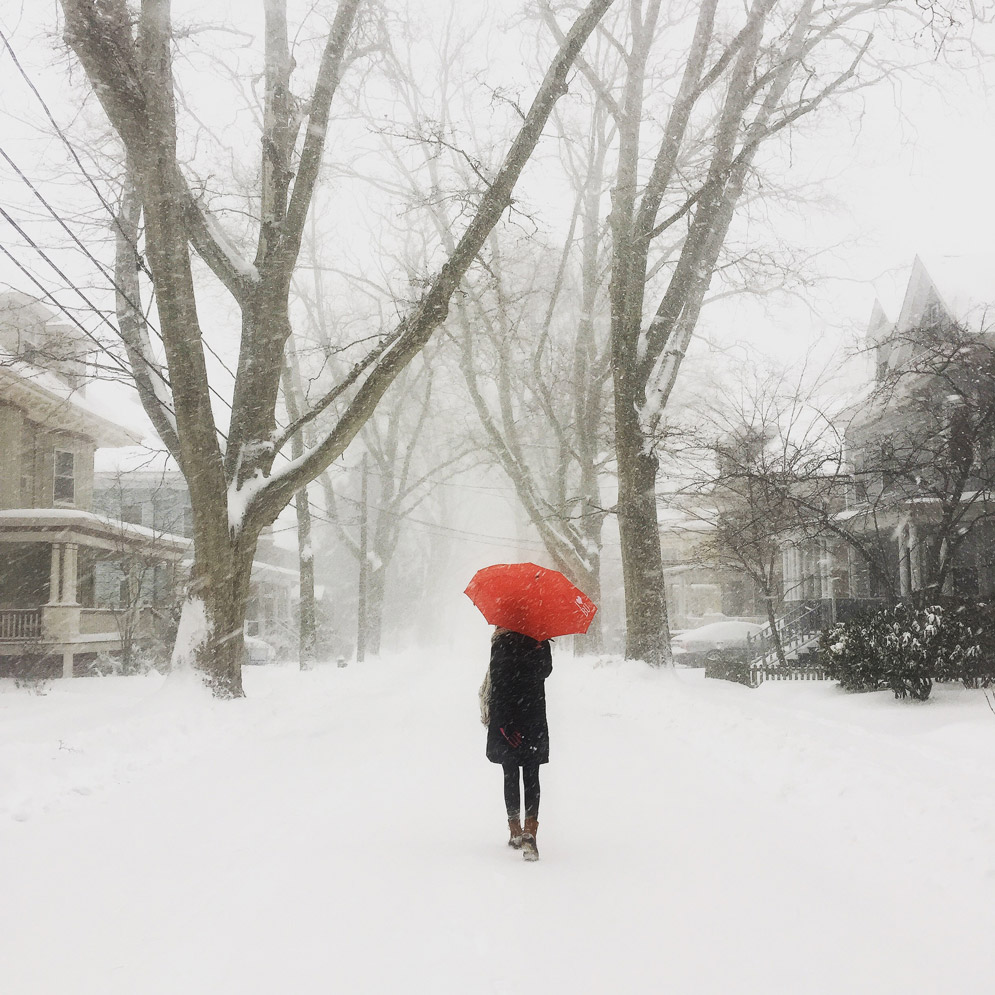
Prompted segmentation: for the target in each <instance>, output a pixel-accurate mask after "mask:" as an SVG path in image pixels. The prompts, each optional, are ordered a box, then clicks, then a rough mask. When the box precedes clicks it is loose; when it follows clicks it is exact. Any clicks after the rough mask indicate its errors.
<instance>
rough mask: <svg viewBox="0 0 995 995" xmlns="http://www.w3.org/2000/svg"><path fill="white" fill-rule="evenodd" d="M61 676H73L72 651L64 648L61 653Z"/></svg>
mask: <svg viewBox="0 0 995 995" xmlns="http://www.w3.org/2000/svg"><path fill="white" fill-rule="evenodd" d="M62 676H63V677H72V676H73V651H72V650H65V651H64V652H63V654H62Z"/></svg>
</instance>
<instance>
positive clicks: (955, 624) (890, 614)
mask: <svg viewBox="0 0 995 995" xmlns="http://www.w3.org/2000/svg"><path fill="white" fill-rule="evenodd" d="M820 649H821V652H822V657H823V660H824V661H825V665H826V671H827V673H828V675H829V677H830V678H832V679H833V680H836V681H838V682H839V684H840V686H841V687H843V688H845V689H846V690H848V691H874V690H877V689H878V688H883V687H889V688H891V689H892V691H894V693H895V697H896V698H904V697H906V696H909V697H911V698H914V699H916V700H918V701H925V700H926V699H927V698H928V697H929V694H930V691H931V690H932V688H933V682H934V681H955V680H956V681H961V682H963V683H964V685H965V686H967V687H989V686H991V685H992V684H993V683H995V607H993V606H992V605H987V604H963V605H958V606H954V607H947V606H943V605H932V606H930V607H928V608H915V607H913V606H911V605H907V604H899V605H895V606H894V607H891V608H885V609H883V610H882V611H879V612H877V613H876V614H874V615H870V616H868V617H866V618H862V619H856V620H853V621H850V622H844V623H841V624H838V625H835V626H832V627H831V628H829V629H826V630H825V631H824V632H823V633H822V636H821V639H820Z"/></svg>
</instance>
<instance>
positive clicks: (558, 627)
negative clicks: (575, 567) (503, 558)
mask: <svg viewBox="0 0 995 995" xmlns="http://www.w3.org/2000/svg"><path fill="white" fill-rule="evenodd" d="M464 593H465V594H466V596H467V597H468V598H469V599H470V600H471V601H472V602H473V603H474V604H475V605H476V606H477V608H479V609H480V613H481V614H482V615H483V616H484V618H485V619H487V621H488V622H490V624H491V625H499V626H501V628H503V629H511V630H512V631H513V632H521V633H524V634H525V635H526V636H531V637H532V638H533V639H535V640H537V641H538V642H542V641H543V640H545V639H552V638H553V637H554V636H568V635H570V634H571V633H575V632H577V633H583V632H587V630H588V627H589V626H590V624H591V620H592V619H593V618H594V613H595V612H596V611H597V610H598V609H597V606H596V605H595V604H594V602H593V601H591V599H590V598H589V597H588V596H587V595H586V594H584V592H583V591H581V590H580V589H578V588H576V587H574V585H573V584H571V583H570V581H568V580H567V578H566V577H564V576H563V574H561V573H560V572H559V571H558V570H548V569H547V568H546V567H540V566H537V565H536V564H535V563H495V564H494V565H493V566H490V567H484V568H483V569H482V570H478V571H477V572H476V573H475V574H474V575H473V580H471V581H470V583H469V584H468V585H467V587H466V591H465V592H464Z"/></svg>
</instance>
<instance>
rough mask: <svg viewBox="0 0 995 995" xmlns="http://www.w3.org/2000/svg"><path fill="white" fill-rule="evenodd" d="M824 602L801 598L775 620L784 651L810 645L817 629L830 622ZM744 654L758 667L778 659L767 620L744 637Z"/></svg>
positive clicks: (794, 651)
mask: <svg viewBox="0 0 995 995" xmlns="http://www.w3.org/2000/svg"><path fill="white" fill-rule="evenodd" d="M828 609H829V605H828V604H827V603H826V602H815V603H810V602H802V603H801V604H800V605H798V607H797V608H793V609H792V610H791V611H789V612H788V613H787V614H786V615H784V616H782V617H781V618H779V619H778V620H777V634H778V636H780V640H781V649H782V650H784V653H785V655H788V654H789V653H790V654H795V655H797V653H798V651H799V650H802V649H805V648H806V647H808V646H810V645H811V644H812V643H814V642H815V640H816V639H817V638H818V636H819V633H820V632H821V631H822V630H823V629H824V628H825V627H826V626H827V625H829V624H830V623H831V621H832V618H831V612H830V611H829V610H828ZM746 654H747V658H748V659H749V661H750V663H751V664H754V665H759V666H761V667H763V666H766V665H768V664H776V663H777V646H776V643H775V640H774V634H773V632H772V630H771V627H770V624H767V625H765V626H764V627H763V628H762V629H760V631H759V632H757V633H756V634H754V635H750V636H747V637H746Z"/></svg>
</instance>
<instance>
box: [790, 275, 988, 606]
mask: <svg viewBox="0 0 995 995" xmlns="http://www.w3.org/2000/svg"><path fill="white" fill-rule="evenodd" d="M992 299H993V300H995V282H993V292H992ZM984 323H985V319H984V309H983V307H979V306H978V305H977V303H976V302H970V301H967V300H966V299H965V300H958V301H957V305H956V306H955V305H951V304H948V303H947V301H946V300H945V299H944V297H943V295H942V294H941V291H940V289H939V288H938V287H937V285H936V283H935V282H934V281H933V278H932V277H931V275H930V273H929V271H928V270H927V268H926V266H925V265H924V264H923V262H922V261H921V260H920V259H918V258H917V259H916V261H915V263H914V264H913V267H912V271H911V274H910V277H909V282H908V285H907V287H906V291H905V296H904V299H903V302H902V306H901V310H900V312H899V315H898V318H897V319H896V320H895V321H891V320H889V318H888V317H887V316H886V314H885V311H884V309H883V308H882V306H881V305H880V303H878V302H876V303H875V305H874V309H873V312H872V315H871V320H870V324H869V327H868V331H867V343H868V347H869V350H870V351H871V353H872V355H873V360H874V364H873V365H874V372H873V380H872V382H871V383H869V384H868V385H867V389H866V392H865V396H864V397H863V398H862V400H861V401H860V403H859V404H857V405H855V406H854V408H853V412H852V417H851V420H850V422H849V424H848V426H847V428H846V452H847V459H848V462H849V464H850V466H849V471H850V473H849V477H848V483H849V486H848V494H847V500H846V506H845V508H843V509H841V510H839V511H837V512H836V513H835V514H834V515H833V516H832V520H831V526H832V527H831V528H830V529H824V530H822V531H821V533H820V535H819V537H818V538H808V539H798V540H797V541H795V542H792V543H789V544H785V546H784V547H783V549H782V556H783V576H784V587H785V597H786V599H787V600H794V601H806V600H820V599H832V600H840V599H853V600H856V601H868V600H894V599H895V598H907V597H915V596H922V595H927V594H928V595H930V596H941V595H953V596H960V597H982V596H983V597H990V596H992V594H993V593H995V504H993V502H992V497H993V494H992V491H993V488H995V336H992V335H990V334H989V333H988V332H987V331H986V329H985V328H984Z"/></svg>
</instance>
